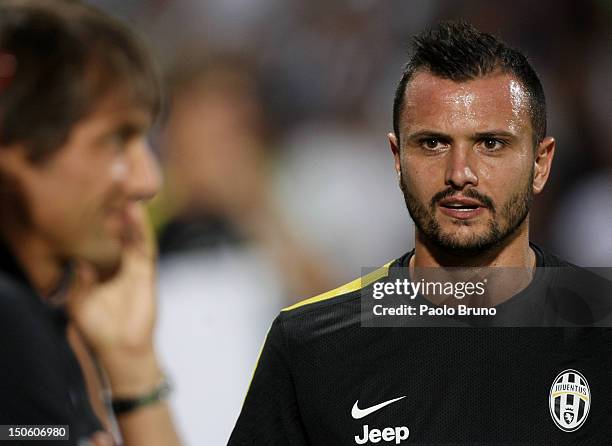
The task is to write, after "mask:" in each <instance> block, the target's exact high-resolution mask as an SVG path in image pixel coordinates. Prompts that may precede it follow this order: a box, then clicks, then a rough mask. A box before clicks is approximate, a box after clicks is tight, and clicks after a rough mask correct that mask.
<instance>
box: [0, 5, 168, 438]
mask: <svg viewBox="0 0 612 446" xmlns="http://www.w3.org/2000/svg"><path fill="white" fill-rule="evenodd" d="M157 97H158V92H157V83H156V80H155V76H154V75H153V68H152V65H151V62H150V60H149V58H148V56H147V54H146V52H144V50H143V49H141V45H140V44H139V43H138V42H137V41H136V40H134V37H133V36H132V35H131V33H130V32H129V30H127V29H126V28H125V27H124V26H122V25H121V24H120V23H118V22H116V21H115V20H113V19H110V18H109V17H106V16H105V15H103V14H102V13H101V12H99V11H97V10H95V9H93V8H90V7H88V6H85V5H83V4H81V3H80V2H77V1H64V0H46V1H45V0H19V1H17V0H0V216H1V217H0V327H2V336H1V339H0V356H1V358H2V364H1V366H0V425H9V426H13V427H15V426H18V425H36V426H38V427H39V428H38V429H30V430H27V429H26V431H25V435H19V434H23V432H22V431H18V430H16V429H15V428H13V430H12V431H9V430H8V428H7V427H4V428H3V430H2V432H1V435H2V436H3V439H8V440H11V441H10V444H22V440H23V441H24V442H26V441H27V442H28V444H29V441H28V440H30V439H36V440H40V439H49V437H57V436H61V437H62V438H64V439H68V440H67V441H59V442H58V443H57V444H71V445H79V446H80V445H96V446H100V445H110V444H112V443H113V438H112V436H111V434H110V433H109V432H108V430H109V429H110V428H109V424H108V423H106V427H107V428H108V429H105V426H104V425H103V424H102V423H101V421H103V420H108V416H106V417H105V416H104V413H103V410H104V409H102V412H97V413H96V414H94V412H93V409H92V405H91V404H90V397H91V398H92V399H94V400H95V401H98V400H99V395H98V393H97V392H92V393H91V394H89V393H88V392H87V391H86V385H85V381H84V374H83V373H82V370H84V369H82V366H84V365H85V364H89V365H90V368H92V369H93V367H91V362H92V360H91V359H88V358H87V357H85V356H79V358H80V359H81V361H83V362H81V363H80V362H77V357H76V356H75V353H76V352H77V351H80V352H81V353H82V352H83V351H85V352H86V351H87V350H90V351H91V352H92V353H93V354H94V355H95V358H96V360H97V363H98V365H99V366H101V367H102V368H103V370H104V371H105V372H106V377H107V378H108V382H109V384H110V390H111V391H112V398H113V402H114V404H113V408H114V409H115V410H114V412H115V415H116V421H117V423H116V425H117V426H118V428H119V430H120V434H121V437H122V440H123V444H125V445H126V446H134V445H146V446H154V445H164V446H168V445H174V444H178V439H177V436H176V433H175V431H174V428H173V425H172V421H171V419H170V413H169V409H168V406H167V404H166V403H165V401H164V397H165V395H166V394H167V385H166V384H165V380H164V376H163V374H162V373H161V369H160V366H159V363H158V361H157V359H156V355H155V351H154V349H153V322H154V316H155V306H154V293H153V290H154V274H153V273H154V262H153V251H154V250H153V249H152V243H151V238H150V237H148V233H147V225H146V220H145V219H144V213H143V209H142V203H140V202H141V201H143V200H146V199H148V198H150V197H151V196H152V195H153V194H154V193H155V192H156V190H157V188H158V185H159V174H158V171H157V168H156V165H155V161H154V159H153V156H152V154H151V152H150V150H149V148H148V146H147V143H146V131H147V129H148V128H149V126H150V124H151V122H152V119H153V117H154V113H155V110H156V109H157V103H158V99H157ZM68 333H72V334H76V333H78V336H77V335H75V336H74V337H71V338H70V339H72V340H74V339H76V341H73V343H72V344H69V342H68V339H69V337H68ZM83 344H87V347H88V348H87V349H84V348H83ZM77 346H80V347H79V348H78V349H77ZM87 360H88V361H89V362H86V361H87ZM85 376H91V375H87V374H85ZM93 376H95V373H94V374H93ZM94 381H95V380H94ZM94 381H90V383H93V382H94ZM94 407H96V406H94ZM97 407H102V408H103V407H104V406H103V405H102V404H100V405H98V406H97ZM96 415H98V416H96ZM45 425H47V426H49V425H50V426H59V425H62V426H67V427H68V431H65V435H62V434H60V433H59V431H57V430H56V431H55V432H54V430H53V429H51V431H47V430H44V431H41V430H40V426H45ZM56 429H59V427H58V428H56ZM31 436H33V437H31ZM17 437H21V439H20V438H17ZM52 444H55V443H52Z"/></svg>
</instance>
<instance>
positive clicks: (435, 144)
mask: <svg viewBox="0 0 612 446" xmlns="http://www.w3.org/2000/svg"><path fill="white" fill-rule="evenodd" d="M421 145H422V146H423V147H424V148H426V149H428V150H436V149H439V148H440V147H441V146H442V143H441V142H440V140H439V139H437V138H427V139H424V140H422V141H421Z"/></svg>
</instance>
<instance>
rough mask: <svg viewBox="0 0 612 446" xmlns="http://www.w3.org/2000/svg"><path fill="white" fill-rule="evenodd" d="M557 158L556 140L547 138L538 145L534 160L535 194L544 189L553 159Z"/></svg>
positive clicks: (550, 137)
mask: <svg viewBox="0 0 612 446" xmlns="http://www.w3.org/2000/svg"><path fill="white" fill-rule="evenodd" d="M554 156H555V138H553V137H552V136H547V137H546V138H544V139H543V140H542V141H540V143H539V144H538V147H537V149H536V153H535V159H534V161H533V162H534V174H533V193H534V194H539V193H540V192H542V190H543V189H544V186H545V185H546V182H547V181H548V177H549V175H550V168H551V166H552V161H553V157H554Z"/></svg>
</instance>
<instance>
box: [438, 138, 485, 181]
mask: <svg viewBox="0 0 612 446" xmlns="http://www.w3.org/2000/svg"><path fill="white" fill-rule="evenodd" d="M474 162H475V160H474V159H473V157H472V156H471V148H470V147H469V146H467V145H456V146H453V147H452V148H451V150H450V152H449V154H448V157H447V158H446V163H447V164H446V172H445V178H444V184H446V185H447V186H451V187H452V188H453V189H459V190H460V189H463V188H464V187H465V186H467V185H468V184H470V185H472V186H478V176H477V175H476V170H475V168H474V165H473V164H474Z"/></svg>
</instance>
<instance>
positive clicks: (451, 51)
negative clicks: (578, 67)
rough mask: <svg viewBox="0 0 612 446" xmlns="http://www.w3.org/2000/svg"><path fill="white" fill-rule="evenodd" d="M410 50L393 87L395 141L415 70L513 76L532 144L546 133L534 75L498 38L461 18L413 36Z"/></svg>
mask: <svg viewBox="0 0 612 446" xmlns="http://www.w3.org/2000/svg"><path fill="white" fill-rule="evenodd" d="M413 46H414V53H413V55H412V57H411V59H410V61H409V62H408V63H407V64H406V66H405V68H404V72H403V74H402V78H401V79H400V81H399V83H398V85H397V89H396V90H395V99H394V101H393V131H394V132H395V135H396V137H397V138H398V141H399V137H400V134H399V120H400V116H401V114H402V110H403V106H404V95H405V91H406V87H407V85H408V83H409V82H410V80H411V79H412V77H413V76H414V75H415V73H416V72H417V71H420V70H424V71H429V72H430V73H432V74H434V75H435V76H438V77H441V78H443V79H450V80H453V81H455V82H464V81H467V80H470V79H475V78H477V77H481V76H486V75H487V74H490V73H493V72H496V71H500V72H502V73H508V74H511V75H512V76H514V77H516V79H517V80H518V81H519V82H520V83H521V84H522V85H523V87H524V88H525V90H526V91H527V94H528V95H529V113H530V117H531V124H532V127H533V139H534V144H535V145H537V143H539V142H540V141H542V139H543V138H544V137H545V136H546V98H545V96H544V90H543V88H542V84H541V82H540V79H539V78H538V75H537V74H536V72H535V70H534V69H533V67H532V66H531V65H530V64H529V61H528V60H527V58H526V57H525V56H524V55H523V54H522V53H520V52H519V51H517V50H515V49H513V48H510V47H509V46H508V45H506V44H505V43H504V42H503V41H501V40H500V39H499V38H497V37H495V36H493V35H491V34H488V33H484V32H481V31H479V30H477V29H476V28H474V27H473V26H472V25H470V24H468V23H467V22H464V21H448V22H442V23H440V24H438V26H436V27H435V28H433V29H430V30H427V31H425V32H423V33H421V34H419V35H418V36H416V37H414V41H413Z"/></svg>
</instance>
